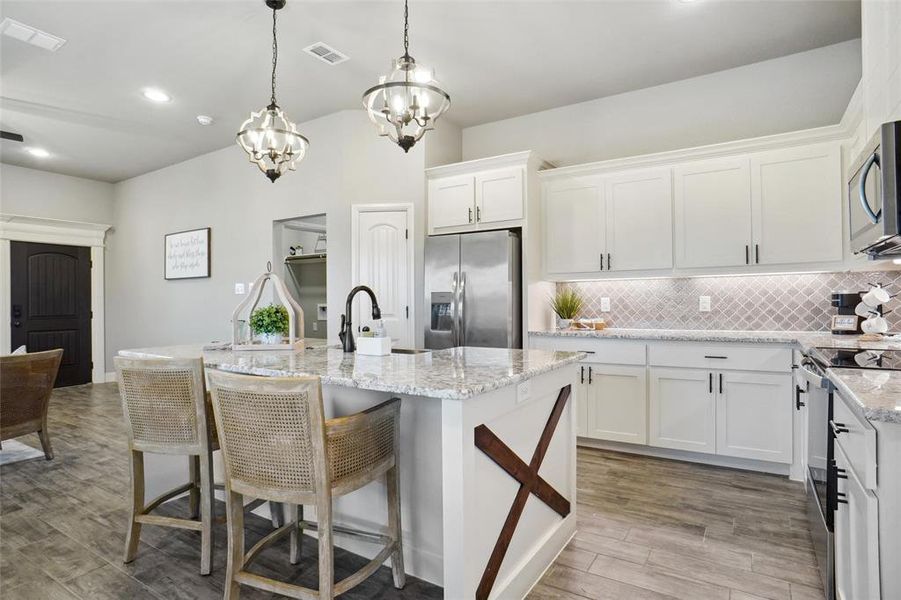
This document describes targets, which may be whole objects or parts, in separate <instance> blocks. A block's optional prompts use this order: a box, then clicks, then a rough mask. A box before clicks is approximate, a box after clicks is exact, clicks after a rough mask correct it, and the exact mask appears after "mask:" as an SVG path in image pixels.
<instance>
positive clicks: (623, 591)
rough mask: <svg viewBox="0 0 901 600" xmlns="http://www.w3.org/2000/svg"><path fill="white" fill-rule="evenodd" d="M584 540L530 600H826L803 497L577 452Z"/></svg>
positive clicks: (640, 460) (724, 476) (782, 485)
mask: <svg viewBox="0 0 901 600" xmlns="http://www.w3.org/2000/svg"><path fill="white" fill-rule="evenodd" d="M578 485H579V488H578V506H577V511H578V523H579V531H578V533H577V534H576V536H575V538H574V539H573V541H572V542H571V543H570V544H569V546H568V547H567V548H566V550H564V551H563V553H562V554H561V555H560V557H559V558H558V560H557V562H556V563H555V564H554V565H553V566H552V567H551V568H550V569H549V570H548V572H547V573H546V574H545V576H544V578H543V579H542V580H541V582H540V583H539V584H538V585H537V586H536V587H535V589H534V590H533V591H532V594H531V595H530V596H529V597H530V598H531V599H532V600H545V599H550V598H563V599H567V600H585V599H591V600H606V599H610V600H614V599H617V600H619V599H635V600H638V599H649V600H650V599H654V600H657V599H661V600H662V599H672V598H680V599H684V600H704V599H716V600H760V599H762V598H766V599H770V600H802V599H803V600H808V599H810V600H812V599H814V598H816V599H818V600H822V598H823V591H822V588H821V585H820V579H819V574H818V571H817V568H816V558H815V556H814V554H813V548H812V546H811V542H810V535H809V533H808V525H807V516H806V512H805V502H806V501H805V496H804V487H803V485H802V484H800V483H795V482H792V481H789V480H788V479H787V478H785V477H778V476H774V475H764V474H759V473H750V472H747V471H737V470H732V469H723V468H719V467H708V466H704V465H696V464H691V463H684V462H677V461H670V460H663V459H657V458H649V457H643V456H634V455H628V454H622V453H617V452H608V451H602V450H593V449H589V448H579V460H578Z"/></svg>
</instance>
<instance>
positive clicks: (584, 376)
mask: <svg viewBox="0 0 901 600" xmlns="http://www.w3.org/2000/svg"><path fill="white" fill-rule="evenodd" d="M575 369H576V374H577V376H578V377H579V382H578V383H577V384H576V385H574V386H573V388H572V396H573V398H572V399H573V406H574V407H575V409H576V435H578V436H581V437H585V435H586V432H587V430H588V393H589V392H588V366H587V365H583V364H579V365H576V366H575Z"/></svg>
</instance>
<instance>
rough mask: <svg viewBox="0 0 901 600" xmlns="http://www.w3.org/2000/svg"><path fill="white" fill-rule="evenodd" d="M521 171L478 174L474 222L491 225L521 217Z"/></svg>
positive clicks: (510, 170)
mask: <svg viewBox="0 0 901 600" xmlns="http://www.w3.org/2000/svg"><path fill="white" fill-rule="evenodd" d="M522 182H523V177H522V169H521V168H515V169H505V170H502V171H491V172H489V173H479V174H477V175H476V178H475V185H476V222H478V223H480V224H485V225H487V224H491V223H498V222H503V221H516V220H519V219H522V217H523V198H524V195H525V194H524V188H523V183H522Z"/></svg>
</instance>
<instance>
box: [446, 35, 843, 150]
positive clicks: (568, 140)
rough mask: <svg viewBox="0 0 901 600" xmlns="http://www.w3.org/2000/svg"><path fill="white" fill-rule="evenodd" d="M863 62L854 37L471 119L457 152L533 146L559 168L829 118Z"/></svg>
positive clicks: (837, 114)
mask: <svg viewBox="0 0 901 600" xmlns="http://www.w3.org/2000/svg"><path fill="white" fill-rule="evenodd" d="M661 51H665V49H662V50H661ZM610 59H611V60H613V59H615V57H610ZM860 61H861V55H860V40H852V41H848V42H843V43H841V44H835V45H833V46H826V47H824V48H819V49H816V50H811V51H809V52H802V53H799V54H793V55H790V56H785V57H782V58H777V59H774V60H769V61H764V62H760V63H756V64H752V65H746V66H743V67H738V68H735V69H730V70H727V71H720V72H718V73H713V74H710V75H704V76H701V77H695V78H692V79H685V80H682V81H677V82H674V83H668V84H665V85H660V86H656V87H652V88H647V89H643V90H638V91H634V92H628V93H625V94H620V95H617V96H609V97H606V98H600V99H597V100H591V101H588V102H582V103H580V104H573V105H570V106H564V107H560V108H555V109H552V110H547V111H543V112H539V113H533V114H529V115H524V116H521V117H515V118H512V119H506V120H503V121H497V122H494V123H487V124H484V125H477V126H474V127H468V128H466V129H464V130H463V159H464V160H470V159H474V158H482V157H485V156H494V155H497V154H505V153H508V152H516V151H520V150H535V151H536V152H537V154H538V156H540V157H541V158H543V159H544V160H548V161H550V162H553V163H555V164H556V165H557V166H564V165H572V164H580V163H584V162H591V161H597V160H606V159H610V158H619V157H624V156H635V155H640V154H648V153H653V152H662V151H665V150H676V149H680V148H689V147H693V146H701V145H705V144H713V143H718V142H725V141H731V140H739V139H745V138H751V137H758V136H762V135H769V134H774V133H782V132H787V131H796V130H799V129H807V128H810V127H818V126H822V125H832V124H835V123H838V122H839V120H840V119H841V116H842V113H843V112H844V110H845V107H846V106H847V105H848V100H849V99H850V98H851V95H852V93H853V92H854V88H855V86H856V85H857V83H858V81H859V80H860V73H861V62H860ZM523 93H528V90H524V91H523Z"/></svg>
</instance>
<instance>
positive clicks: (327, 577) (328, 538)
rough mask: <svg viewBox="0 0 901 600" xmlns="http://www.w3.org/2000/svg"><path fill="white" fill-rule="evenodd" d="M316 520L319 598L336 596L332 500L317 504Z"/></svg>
mask: <svg viewBox="0 0 901 600" xmlns="http://www.w3.org/2000/svg"><path fill="white" fill-rule="evenodd" d="M316 520H317V521H318V530H319V531H318V533H319V598H320V599H322V598H328V599H329V600H331V598H334V596H335V560H334V556H333V555H334V550H335V547H334V540H333V539H332V502H331V498H329V500H328V502H321V503H319V504H318V505H317V506H316Z"/></svg>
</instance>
